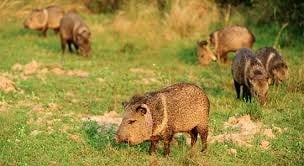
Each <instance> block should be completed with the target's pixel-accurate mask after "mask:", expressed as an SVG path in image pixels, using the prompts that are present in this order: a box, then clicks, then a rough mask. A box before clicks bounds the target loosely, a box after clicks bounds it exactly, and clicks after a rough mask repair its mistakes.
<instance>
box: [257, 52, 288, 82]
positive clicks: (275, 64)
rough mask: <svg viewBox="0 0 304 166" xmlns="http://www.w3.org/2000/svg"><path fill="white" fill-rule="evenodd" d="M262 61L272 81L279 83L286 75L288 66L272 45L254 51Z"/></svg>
mask: <svg viewBox="0 0 304 166" xmlns="http://www.w3.org/2000/svg"><path fill="white" fill-rule="evenodd" d="M256 55H257V57H258V59H259V60H260V61H261V62H262V63H263V65H264V67H265V69H266V71H267V72H268V75H269V76H270V78H271V80H272V83H275V84H279V83H281V82H282V81H284V80H286V79H287V77H288V67H287V64H286V63H285V62H284V60H283V58H282V57H281V55H280V54H279V53H278V51H277V50H276V49H274V48H272V47H265V48H261V49H259V50H258V51H257V52H256Z"/></svg>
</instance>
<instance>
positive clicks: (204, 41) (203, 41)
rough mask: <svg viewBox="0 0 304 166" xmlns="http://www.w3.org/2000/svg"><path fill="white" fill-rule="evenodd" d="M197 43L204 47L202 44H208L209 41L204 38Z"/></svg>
mask: <svg viewBox="0 0 304 166" xmlns="http://www.w3.org/2000/svg"><path fill="white" fill-rule="evenodd" d="M197 44H198V45H199V46H201V47H202V46H206V45H208V42H207V40H202V41H199V42H198V43H197Z"/></svg>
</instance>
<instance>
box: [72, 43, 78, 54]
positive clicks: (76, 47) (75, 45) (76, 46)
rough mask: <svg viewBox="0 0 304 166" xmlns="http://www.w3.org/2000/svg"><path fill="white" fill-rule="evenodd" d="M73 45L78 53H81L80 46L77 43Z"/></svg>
mask: <svg viewBox="0 0 304 166" xmlns="http://www.w3.org/2000/svg"><path fill="white" fill-rule="evenodd" d="M73 45H74V47H75V49H76V51H77V53H79V46H78V45H77V44H75V43H74V44H73Z"/></svg>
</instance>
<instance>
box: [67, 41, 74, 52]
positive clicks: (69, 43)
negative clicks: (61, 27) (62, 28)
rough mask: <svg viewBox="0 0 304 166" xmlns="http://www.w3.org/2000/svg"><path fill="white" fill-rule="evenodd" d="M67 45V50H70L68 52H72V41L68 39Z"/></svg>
mask: <svg viewBox="0 0 304 166" xmlns="http://www.w3.org/2000/svg"><path fill="white" fill-rule="evenodd" d="M68 46H69V51H70V52H73V49H72V42H71V41H68Z"/></svg>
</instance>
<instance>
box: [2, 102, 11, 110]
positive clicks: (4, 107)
mask: <svg viewBox="0 0 304 166" xmlns="http://www.w3.org/2000/svg"><path fill="white" fill-rule="evenodd" d="M9 107H10V105H9V104H8V103H7V102H5V101H0V112H4V111H7V110H8V109H9Z"/></svg>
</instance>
